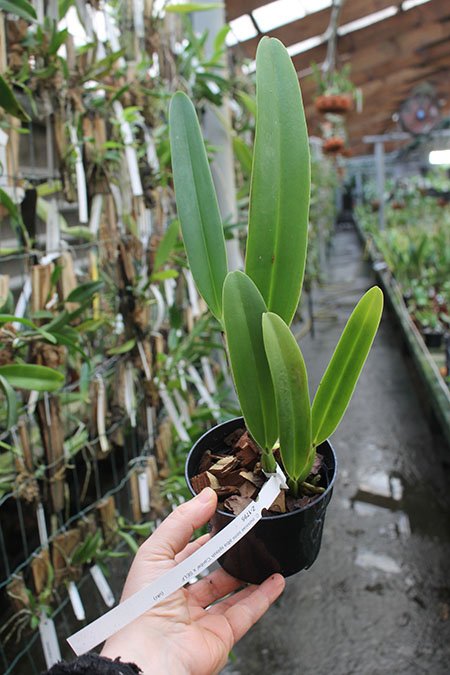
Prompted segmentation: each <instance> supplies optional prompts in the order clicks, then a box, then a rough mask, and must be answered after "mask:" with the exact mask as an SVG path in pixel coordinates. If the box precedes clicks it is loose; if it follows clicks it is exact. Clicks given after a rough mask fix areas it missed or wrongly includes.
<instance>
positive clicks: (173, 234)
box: [153, 218, 180, 272]
mask: <svg viewBox="0 0 450 675" xmlns="http://www.w3.org/2000/svg"><path fill="white" fill-rule="evenodd" d="M179 231H180V221H179V220H177V219H176V218H175V220H172V222H171V223H170V225H169V227H168V228H167V230H166V231H165V233H164V237H163V238H162V239H161V241H160V242H159V244H158V248H157V249H156V253H155V262H154V266H153V270H154V272H157V271H158V270H159V269H160V268H161V267H162V266H163V265H165V264H166V262H167V260H168V259H169V256H170V254H171V253H172V251H173V249H174V247H175V244H176V241H177V238H178V233H179Z"/></svg>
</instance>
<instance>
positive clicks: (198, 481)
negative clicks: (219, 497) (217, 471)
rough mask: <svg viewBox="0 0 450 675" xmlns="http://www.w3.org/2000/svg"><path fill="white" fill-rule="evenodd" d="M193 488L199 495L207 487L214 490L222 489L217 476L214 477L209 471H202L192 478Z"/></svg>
mask: <svg viewBox="0 0 450 675" xmlns="http://www.w3.org/2000/svg"><path fill="white" fill-rule="evenodd" d="M191 483H192V487H193V488H194V491H195V492H196V493H197V494H198V493H199V492H201V491H202V490H203V488H205V487H211V488H213V489H215V488H218V487H220V485H219V481H218V480H217V478H216V477H215V476H213V475H212V473H210V472H209V471H202V473H198V474H197V475H196V476H192V478H191Z"/></svg>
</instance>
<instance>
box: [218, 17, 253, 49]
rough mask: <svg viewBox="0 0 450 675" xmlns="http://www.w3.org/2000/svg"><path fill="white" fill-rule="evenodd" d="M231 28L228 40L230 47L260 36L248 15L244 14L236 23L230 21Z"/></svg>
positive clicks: (235, 20)
mask: <svg viewBox="0 0 450 675" xmlns="http://www.w3.org/2000/svg"><path fill="white" fill-rule="evenodd" d="M230 28H231V30H230V32H229V33H228V35H227V39H226V43H227V45H228V46H229V47H232V46H233V45H235V44H237V43H238V42H245V40H250V38H253V37H256V36H257V35H258V31H257V30H256V28H255V25H254V23H253V21H252V20H251V18H250V16H249V15H248V14H243V15H242V16H240V17H238V18H237V19H234V21H230Z"/></svg>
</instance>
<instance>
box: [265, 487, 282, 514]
mask: <svg viewBox="0 0 450 675" xmlns="http://www.w3.org/2000/svg"><path fill="white" fill-rule="evenodd" d="M269 511H273V512H274V513H286V493H285V491H284V490H281V491H280V493H279V494H278V497H277V498H276V499H275V501H274V502H273V504H272V506H271V507H270V509H269Z"/></svg>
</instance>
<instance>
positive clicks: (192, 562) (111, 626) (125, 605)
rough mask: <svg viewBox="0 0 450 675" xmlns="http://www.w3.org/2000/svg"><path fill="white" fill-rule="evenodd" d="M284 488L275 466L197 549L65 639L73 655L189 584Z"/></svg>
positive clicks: (249, 525)
mask: <svg viewBox="0 0 450 675" xmlns="http://www.w3.org/2000/svg"><path fill="white" fill-rule="evenodd" d="M285 487H286V483H285V478H284V475H283V473H282V471H281V469H280V468H279V467H277V473H275V474H272V475H271V476H270V478H269V480H268V481H267V483H265V484H264V485H263V487H262V489H261V491H260V493H259V497H258V500H257V501H254V502H251V504H249V506H247V508H246V509H244V510H243V511H242V513H240V514H239V515H238V516H236V518H234V520H233V521H232V522H231V523H230V524H229V525H227V526H226V527H224V529H223V530H221V532H219V533H218V534H216V535H215V536H214V537H213V538H212V539H210V540H209V541H208V542H207V543H206V544H204V545H203V546H202V547H201V548H200V549H199V550H198V551H196V552H195V553H193V554H192V555H190V556H189V558H186V560H183V562H181V563H180V564H179V565H177V566H176V567H174V568H173V569H171V570H170V571H169V572H166V574H163V575H162V576H161V577H160V578H159V579H156V580H155V581H153V582H152V583H151V584H149V585H148V586H146V587H145V588H143V589H142V590H140V591H138V592H137V593H135V594H134V595H132V596H131V597H129V598H128V599H127V600H125V601H124V602H122V603H121V604H120V605H117V607H114V609H112V610H110V611H109V612H107V613H106V614H104V615H103V616H101V617H100V618H98V619H96V620H95V621H93V622H92V623H91V624H89V625H88V626H85V628H82V629H81V630H79V631H78V632H77V633H74V634H73V635H71V636H70V637H69V638H68V639H67V641H68V643H69V645H70V646H71V647H72V649H73V650H74V652H75V654H77V655H79V654H84V653H85V652H87V651H89V650H90V649H93V648H94V647H96V646H97V645H98V644H100V643H101V642H103V641H104V640H106V639H107V638H109V637H111V635H114V633H117V631H119V630H120V629H121V628H123V627H124V626H127V625H128V624H129V623H131V622H132V621H134V620H135V619H137V618H138V617H139V616H141V614H143V613H144V612H147V611H148V610H149V609H151V608H152V607H154V606H155V605H157V604H158V603H159V602H161V601H162V600H164V599H165V598H167V597H168V596H169V595H171V594H172V593H174V592H175V591H177V590H178V589H179V588H181V587H182V586H184V585H185V584H187V583H189V581H190V580H191V579H193V578H194V577H195V576H197V575H199V574H200V573H201V572H202V571H203V570H204V569H206V568H207V567H208V566H209V565H211V564H212V563H213V562H214V561H215V560H217V558H219V557H220V556H221V555H223V554H224V553H225V552H226V551H228V550H229V549H230V548H231V547H232V546H233V545H234V544H235V543H236V542H238V541H239V539H241V538H242V537H243V536H244V535H245V534H246V533H247V532H248V531H249V530H250V529H251V528H252V527H254V526H255V525H256V523H257V522H258V521H259V520H260V519H261V515H262V510H263V509H268V508H269V507H270V505H271V504H272V503H273V502H274V500H275V499H276V497H277V495H278V493H279V492H280V490H281V489H282V488H285Z"/></svg>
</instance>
